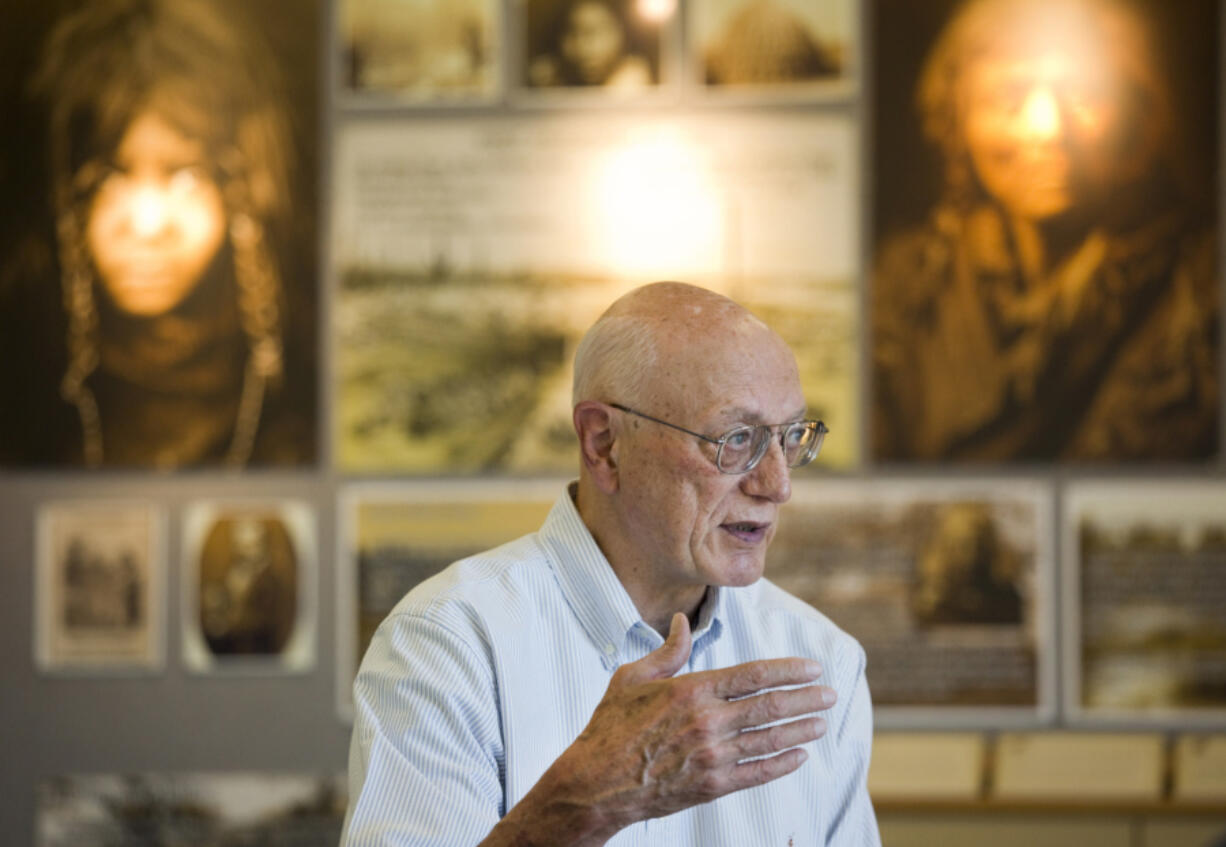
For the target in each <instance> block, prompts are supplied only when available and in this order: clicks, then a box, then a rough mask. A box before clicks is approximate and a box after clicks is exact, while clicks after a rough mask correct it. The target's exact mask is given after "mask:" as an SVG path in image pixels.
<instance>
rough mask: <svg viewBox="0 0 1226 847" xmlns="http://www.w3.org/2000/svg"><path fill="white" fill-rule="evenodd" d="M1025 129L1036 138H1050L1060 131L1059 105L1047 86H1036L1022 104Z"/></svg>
mask: <svg viewBox="0 0 1226 847" xmlns="http://www.w3.org/2000/svg"><path fill="white" fill-rule="evenodd" d="M1022 119H1023V120H1024V121H1025V122H1026V129H1027V130H1029V132H1030V134H1031V135H1032V136H1034V137H1036V138H1051V137H1052V136H1054V135H1056V134H1057V133H1058V132H1059V131H1060V107H1059V106H1058V105H1057V104H1056V98H1055V95H1053V94H1052V92H1051V91H1050V90H1049V89H1047V88H1036V89H1035V90H1034V91H1032V92H1030V95H1029V96H1028V97H1027V98H1026V102H1025V103H1023V104H1022Z"/></svg>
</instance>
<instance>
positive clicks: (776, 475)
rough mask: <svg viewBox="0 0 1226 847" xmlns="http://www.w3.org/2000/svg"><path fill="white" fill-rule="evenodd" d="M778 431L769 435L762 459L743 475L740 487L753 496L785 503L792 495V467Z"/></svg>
mask: <svg viewBox="0 0 1226 847" xmlns="http://www.w3.org/2000/svg"><path fill="white" fill-rule="evenodd" d="M780 438H781V436H780V435H779V434H778V433H773V434H772V435H771V439H770V442H769V444H768V446H767V448H766V452H765V453H764V454H763V455H762V460H761V461H759V462H758V464H757V465H755V466H754V468H753V470H751V471H748V472H747V473H746V474H745V475H744V481H743V482H742V483H741V489H742V490H743V491H744V492H745V493H746V494H749V495H751V496H753V497H764V498H766V499H767V500H770V501H771V502H773V503H786V502H787V501H788V500H790V499H791V497H792V469H791V468H790V467H788V460H787V457H786V456H784V454H783V444H782V443H781V442H780Z"/></svg>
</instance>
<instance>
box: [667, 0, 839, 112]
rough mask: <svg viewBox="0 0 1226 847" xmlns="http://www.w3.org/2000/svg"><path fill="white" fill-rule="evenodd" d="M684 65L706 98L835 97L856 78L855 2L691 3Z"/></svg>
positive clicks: (703, 0)
mask: <svg viewBox="0 0 1226 847" xmlns="http://www.w3.org/2000/svg"><path fill="white" fill-rule="evenodd" d="M689 10H690V20H689V45H688V61H689V65H690V68H691V73H692V76H693V78H694V79H695V80H696V81H697V82H698V83H699V84H701V85H703V86H705V88H706V90H707V91H710V92H746V93H752V94H753V95H754V96H755V97H757V96H762V95H766V94H771V95H782V96H802V97H820V96H821V95H822V94H823V93H824V94H826V95H829V96H841V95H845V94H848V93H850V92H851V90H852V82H851V81H852V79H853V77H854V76H855V74H856V64H857V62H858V56H857V55H856V43H857V38H856V33H857V29H858V20H857V4H856V3H855V2H853V0H692V2H691V4H690V6H689Z"/></svg>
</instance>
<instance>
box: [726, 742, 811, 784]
mask: <svg viewBox="0 0 1226 847" xmlns="http://www.w3.org/2000/svg"><path fill="white" fill-rule="evenodd" d="M808 758H809V754H808V753H806V752H805V751H804V750H801V749H800V748H799V747H793V748H792V749H791V750H784V751H783V752H782V753H780V754H779V755H778V756H770V757H768V758H765V759H754V760H753V761H752V762H741V763H740V764H738V765H737V766H736V767H735V768H733V770H732V776H731V779H730V783H731V787H730V789H729V791H740V790H741V789H743V788H752V787H754V786H755V785H764V784H765V783H768V782H771V781H772V780H776V779H778V778H779V777H781V776H787V775H788V774H790V773H791V772H792V771H794V770H796V769H797V768H798V767H800V766H801V765H803V764H804V763H805V761H807V760H808Z"/></svg>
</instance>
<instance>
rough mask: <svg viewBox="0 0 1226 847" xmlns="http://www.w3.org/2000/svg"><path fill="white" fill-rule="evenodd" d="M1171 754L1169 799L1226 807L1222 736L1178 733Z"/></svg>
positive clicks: (1225, 737)
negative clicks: (1172, 759)
mask: <svg viewBox="0 0 1226 847" xmlns="http://www.w3.org/2000/svg"><path fill="white" fill-rule="evenodd" d="M1173 755H1174V762H1173V768H1172V770H1173V775H1172V783H1171V798H1172V799H1173V800H1175V801H1177V802H1188V803H1219V804H1221V806H1222V808H1223V809H1226V735H1220V734H1219V735H1201V734H1186V735H1181V736H1179V738H1177V739H1176V740H1175V748H1174V751H1173Z"/></svg>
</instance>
